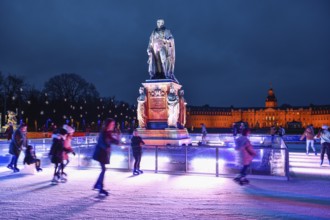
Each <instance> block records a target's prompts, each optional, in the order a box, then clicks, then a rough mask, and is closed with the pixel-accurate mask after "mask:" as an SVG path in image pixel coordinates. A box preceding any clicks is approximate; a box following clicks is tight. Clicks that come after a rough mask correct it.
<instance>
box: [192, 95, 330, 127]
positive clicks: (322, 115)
mask: <svg viewBox="0 0 330 220" xmlns="http://www.w3.org/2000/svg"><path fill="white" fill-rule="evenodd" d="M237 122H245V123H247V124H248V126H249V127H252V128H267V127H270V126H272V125H275V126H283V127H286V128H288V127H295V128H299V127H306V126H307V125H309V124H313V126H314V127H316V128H317V127H321V126H322V125H323V124H326V125H330V105H318V106H317V105H310V106H298V107H293V106H289V105H282V106H281V107H278V106H277V99H276V96H275V93H274V91H273V89H269V90H268V96H267V98H266V102H265V107H258V108H253V107H249V108H234V107H228V108H219V107H209V106H201V107H197V106H189V107H188V108H187V124H186V127H187V128H192V127H194V128H196V127H201V123H204V124H205V126H206V127H207V128H230V127H232V125H233V123H237Z"/></svg>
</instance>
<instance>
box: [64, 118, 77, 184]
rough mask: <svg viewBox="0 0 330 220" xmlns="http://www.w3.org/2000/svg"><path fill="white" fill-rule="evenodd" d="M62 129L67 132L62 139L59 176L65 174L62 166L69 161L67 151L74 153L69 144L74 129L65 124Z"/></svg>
mask: <svg viewBox="0 0 330 220" xmlns="http://www.w3.org/2000/svg"><path fill="white" fill-rule="evenodd" d="M63 129H64V130H66V131H67V133H68V134H67V135H66V138H65V140H64V145H63V147H64V150H63V162H62V163H61V176H62V177H63V178H64V176H67V174H66V173H65V172H64V168H65V167H66V166H67V165H68V164H69V162H70V160H69V153H72V154H73V155H74V156H75V155H76V153H75V152H74V151H73V149H72V146H71V141H72V138H73V134H74V132H75V130H74V129H73V128H72V127H71V126H69V125H67V124H65V125H63Z"/></svg>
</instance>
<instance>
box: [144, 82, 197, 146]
mask: <svg viewBox="0 0 330 220" xmlns="http://www.w3.org/2000/svg"><path fill="white" fill-rule="evenodd" d="M142 85H143V87H144V88H145V90H146V92H145V94H146V102H145V116H146V120H145V121H146V127H145V128H141V129H138V131H139V135H140V136H141V137H142V138H143V140H144V141H145V143H146V144H148V145H167V144H170V145H183V144H185V145H188V144H190V143H191V140H190V138H189V134H188V131H187V129H185V128H184V124H185V121H184V120H185V117H183V116H182V115H185V114H186V112H185V111H186V109H185V104H183V103H184V98H183V96H179V95H178V92H179V90H180V89H181V87H182V86H181V85H180V84H178V83H177V82H175V81H174V80H170V79H157V80H146V82H144V83H142ZM171 88H172V90H173V89H174V90H175V94H176V95H177V97H178V99H179V102H178V104H177V105H178V109H179V114H178V120H177V122H178V123H176V124H175V125H171V126H169V123H168V118H169V105H168V97H169V93H170V89H171Z"/></svg>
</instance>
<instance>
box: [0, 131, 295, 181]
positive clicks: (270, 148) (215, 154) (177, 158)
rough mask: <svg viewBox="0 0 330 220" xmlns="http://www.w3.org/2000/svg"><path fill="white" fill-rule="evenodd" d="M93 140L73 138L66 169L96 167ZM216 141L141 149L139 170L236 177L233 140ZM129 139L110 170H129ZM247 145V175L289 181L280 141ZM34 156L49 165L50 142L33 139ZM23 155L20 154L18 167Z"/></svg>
mask: <svg viewBox="0 0 330 220" xmlns="http://www.w3.org/2000/svg"><path fill="white" fill-rule="evenodd" d="M96 138H97V137H80V138H74V139H73V142H72V145H73V148H74V151H75V152H76V156H73V155H72V154H71V155H70V163H69V166H71V167H72V166H74V167H78V168H82V169H88V168H99V164H98V162H97V161H94V160H93V159H92V154H93V151H94V146H95V143H96ZM217 138H218V139H217V140H215V139H212V138H211V139H209V141H208V144H207V145H195V144H194V145H192V146H144V147H143V156H142V160H141V169H142V170H146V171H153V172H155V173H158V172H169V173H182V174H185V173H199V174H213V175H216V176H220V175H234V174H235V175H236V174H237V173H239V171H240V168H241V166H240V157H239V152H237V151H236V150H235V149H234V142H233V141H234V139H233V137H232V136H230V135H220V136H219V135H218V136H217ZM129 139H130V136H125V135H123V136H122V142H123V143H122V144H121V145H119V146H117V145H113V146H112V153H111V163H110V165H109V166H108V167H109V168H113V169H122V170H130V171H131V170H132V166H133V163H134V158H133V157H132V153H131V147H130V144H129ZM250 140H251V143H252V144H253V146H254V149H255V151H256V153H257V156H256V157H255V158H254V160H253V162H252V165H251V167H250V169H249V171H248V172H249V174H252V175H263V176H274V177H284V178H286V179H289V172H288V171H289V166H288V164H289V158H288V150H287V147H286V145H285V143H284V141H283V140H282V139H281V138H279V137H276V138H275V139H274V140H273V143H272V142H271V141H272V140H271V137H270V136H266V135H253V136H250ZM30 142H31V143H30V144H31V145H32V146H34V148H35V150H36V152H37V157H38V158H39V159H41V161H42V166H43V167H47V166H52V164H51V163H50V159H49V157H48V153H49V148H50V145H51V139H33V140H30ZM215 143H217V144H215ZM0 149H1V154H0V155H1V157H0V158H2V160H1V159H0V163H2V164H6V163H8V161H9V159H10V155H9V154H8V143H3V142H1V143H0ZM23 158H24V154H22V155H21V157H20V160H19V166H21V164H22V161H23Z"/></svg>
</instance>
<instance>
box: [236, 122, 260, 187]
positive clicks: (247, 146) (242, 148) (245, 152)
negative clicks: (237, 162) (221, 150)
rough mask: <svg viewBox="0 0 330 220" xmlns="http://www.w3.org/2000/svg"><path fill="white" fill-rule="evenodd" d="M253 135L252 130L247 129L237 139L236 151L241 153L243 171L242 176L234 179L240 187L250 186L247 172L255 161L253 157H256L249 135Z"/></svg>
mask: <svg viewBox="0 0 330 220" xmlns="http://www.w3.org/2000/svg"><path fill="white" fill-rule="evenodd" d="M250 133H251V131H250V129H248V128H245V129H243V131H242V136H240V137H239V138H237V139H236V141H235V142H236V147H235V149H236V150H237V151H239V153H240V156H241V158H240V159H241V163H242V169H241V171H240V174H239V175H238V176H237V177H236V178H234V181H235V182H237V183H239V184H240V185H244V184H248V183H249V180H248V179H246V171H247V169H248V168H249V166H250V165H251V162H252V160H253V157H254V156H255V155H256V153H255V151H254V149H253V146H252V144H251V142H250V140H249V139H248V137H247V136H248V135H249V134H250Z"/></svg>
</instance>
